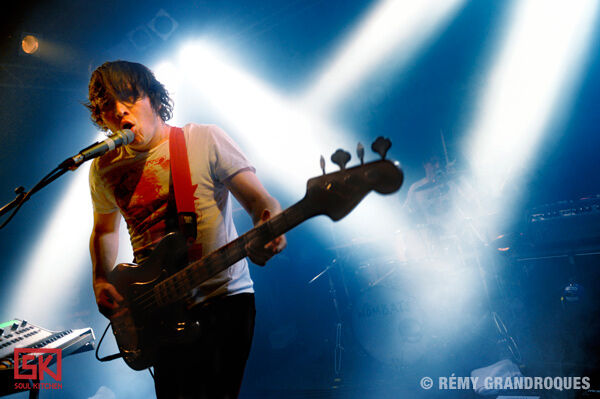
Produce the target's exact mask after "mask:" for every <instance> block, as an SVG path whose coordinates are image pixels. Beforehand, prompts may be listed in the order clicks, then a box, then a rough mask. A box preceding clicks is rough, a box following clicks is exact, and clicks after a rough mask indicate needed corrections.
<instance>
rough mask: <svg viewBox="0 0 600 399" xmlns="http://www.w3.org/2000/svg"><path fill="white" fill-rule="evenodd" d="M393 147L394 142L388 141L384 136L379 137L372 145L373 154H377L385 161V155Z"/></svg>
mask: <svg viewBox="0 0 600 399" xmlns="http://www.w3.org/2000/svg"><path fill="white" fill-rule="evenodd" d="M391 146H392V142H391V141H390V139H386V138H383V137H382V136H379V137H377V139H375V141H374V142H373V144H371V149H372V150H373V152H376V153H378V154H379V155H381V159H385V155H386V154H387V152H388V150H389V149H390V147H391Z"/></svg>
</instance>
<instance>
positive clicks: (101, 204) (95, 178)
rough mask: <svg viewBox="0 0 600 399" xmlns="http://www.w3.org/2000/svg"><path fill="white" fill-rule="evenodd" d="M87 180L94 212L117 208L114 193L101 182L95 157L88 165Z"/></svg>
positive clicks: (112, 210) (103, 212) (115, 209)
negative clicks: (88, 173)
mask: <svg viewBox="0 0 600 399" xmlns="http://www.w3.org/2000/svg"><path fill="white" fill-rule="evenodd" d="M89 181H90V194H91V196H92V206H93V207H94V212H95V213H102V214H105V213H112V212H115V211H117V210H119V208H118V207H117V204H116V201H115V198H114V195H113V194H112V192H111V191H110V190H109V189H108V188H107V187H106V185H105V184H104V182H103V179H102V177H101V174H100V171H99V168H98V162H97V159H95V160H94V161H93V162H92V166H91V167H90V176H89Z"/></svg>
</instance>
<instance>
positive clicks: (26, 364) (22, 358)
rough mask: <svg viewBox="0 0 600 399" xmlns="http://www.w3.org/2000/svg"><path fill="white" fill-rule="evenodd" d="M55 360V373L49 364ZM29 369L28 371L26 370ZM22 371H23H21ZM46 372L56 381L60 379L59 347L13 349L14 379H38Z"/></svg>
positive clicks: (60, 359)
mask: <svg viewBox="0 0 600 399" xmlns="http://www.w3.org/2000/svg"><path fill="white" fill-rule="evenodd" d="M55 361H56V373H55V372H54V371H52V370H50V367H49V366H50V364H53V363H54V362H55ZM27 370H30V372H28V373H27V372H26V371H27ZM22 372H23V373H22ZM45 374H48V375H50V377H52V378H54V380H56V381H61V379H62V351H61V350H60V349H35V348H16V349H15V375H14V378H15V380H39V381H42V380H43V379H44V375H45Z"/></svg>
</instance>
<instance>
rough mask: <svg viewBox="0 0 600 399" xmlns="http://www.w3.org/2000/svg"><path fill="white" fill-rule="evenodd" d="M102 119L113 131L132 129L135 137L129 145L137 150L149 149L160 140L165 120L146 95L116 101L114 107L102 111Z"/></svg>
mask: <svg viewBox="0 0 600 399" xmlns="http://www.w3.org/2000/svg"><path fill="white" fill-rule="evenodd" d="M102 119H103V120H104V123H106V126H107V127H108V128H109V129H110V130H112V131H113V132H115V131H117V130H122V129H131V131H133V133H134V134H135V138H134V140H133V142H132V143H131V144H129V147H130V148H132V149H134V150H137V151H147V150H149V149H151V148H152V147H154V146H155V145H156V144H158V142H160V140H161V138H162V136H161V132H162V128H163V127H164V124H163V121H162V119H161V118H160V116H159V115H158V114H156V112H154V109H153V108H152V105H151V104H150V99H149V98H148V97H147V96H144V97H142V98H140V99H138V100H136V101H134V102H128V101H116V102H115V104H114V107H113V109H107V110H106V111H103V112H102Z"/></svg>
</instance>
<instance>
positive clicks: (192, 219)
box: [169, 126, 197, 242]
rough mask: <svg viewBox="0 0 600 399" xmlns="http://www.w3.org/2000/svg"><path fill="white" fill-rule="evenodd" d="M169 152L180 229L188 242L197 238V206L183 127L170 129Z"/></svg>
mask: <svg viewBox="0 0 600 399" xmlns="http://www.w3.org/2000/svg"><path fill="white" fill-rule="evenodd" d="M169 153H170V158H171V176H172V178H173V191H174V194H175V204H176V205H177V222H178V224H179V230H180V231H181V232H182V233H183V235H184V236H185V238H186V239H187V241H188V242H193V241H195V240H196V235H197V227H196V207H195V206H194V191H193V189H192V177H191V174H190V163H189V160H188V154H187V146H186V144H185V136H184V135H183V129H182V128H180V127H174V126H171V130H170V131H169Z"/></svg>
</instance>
